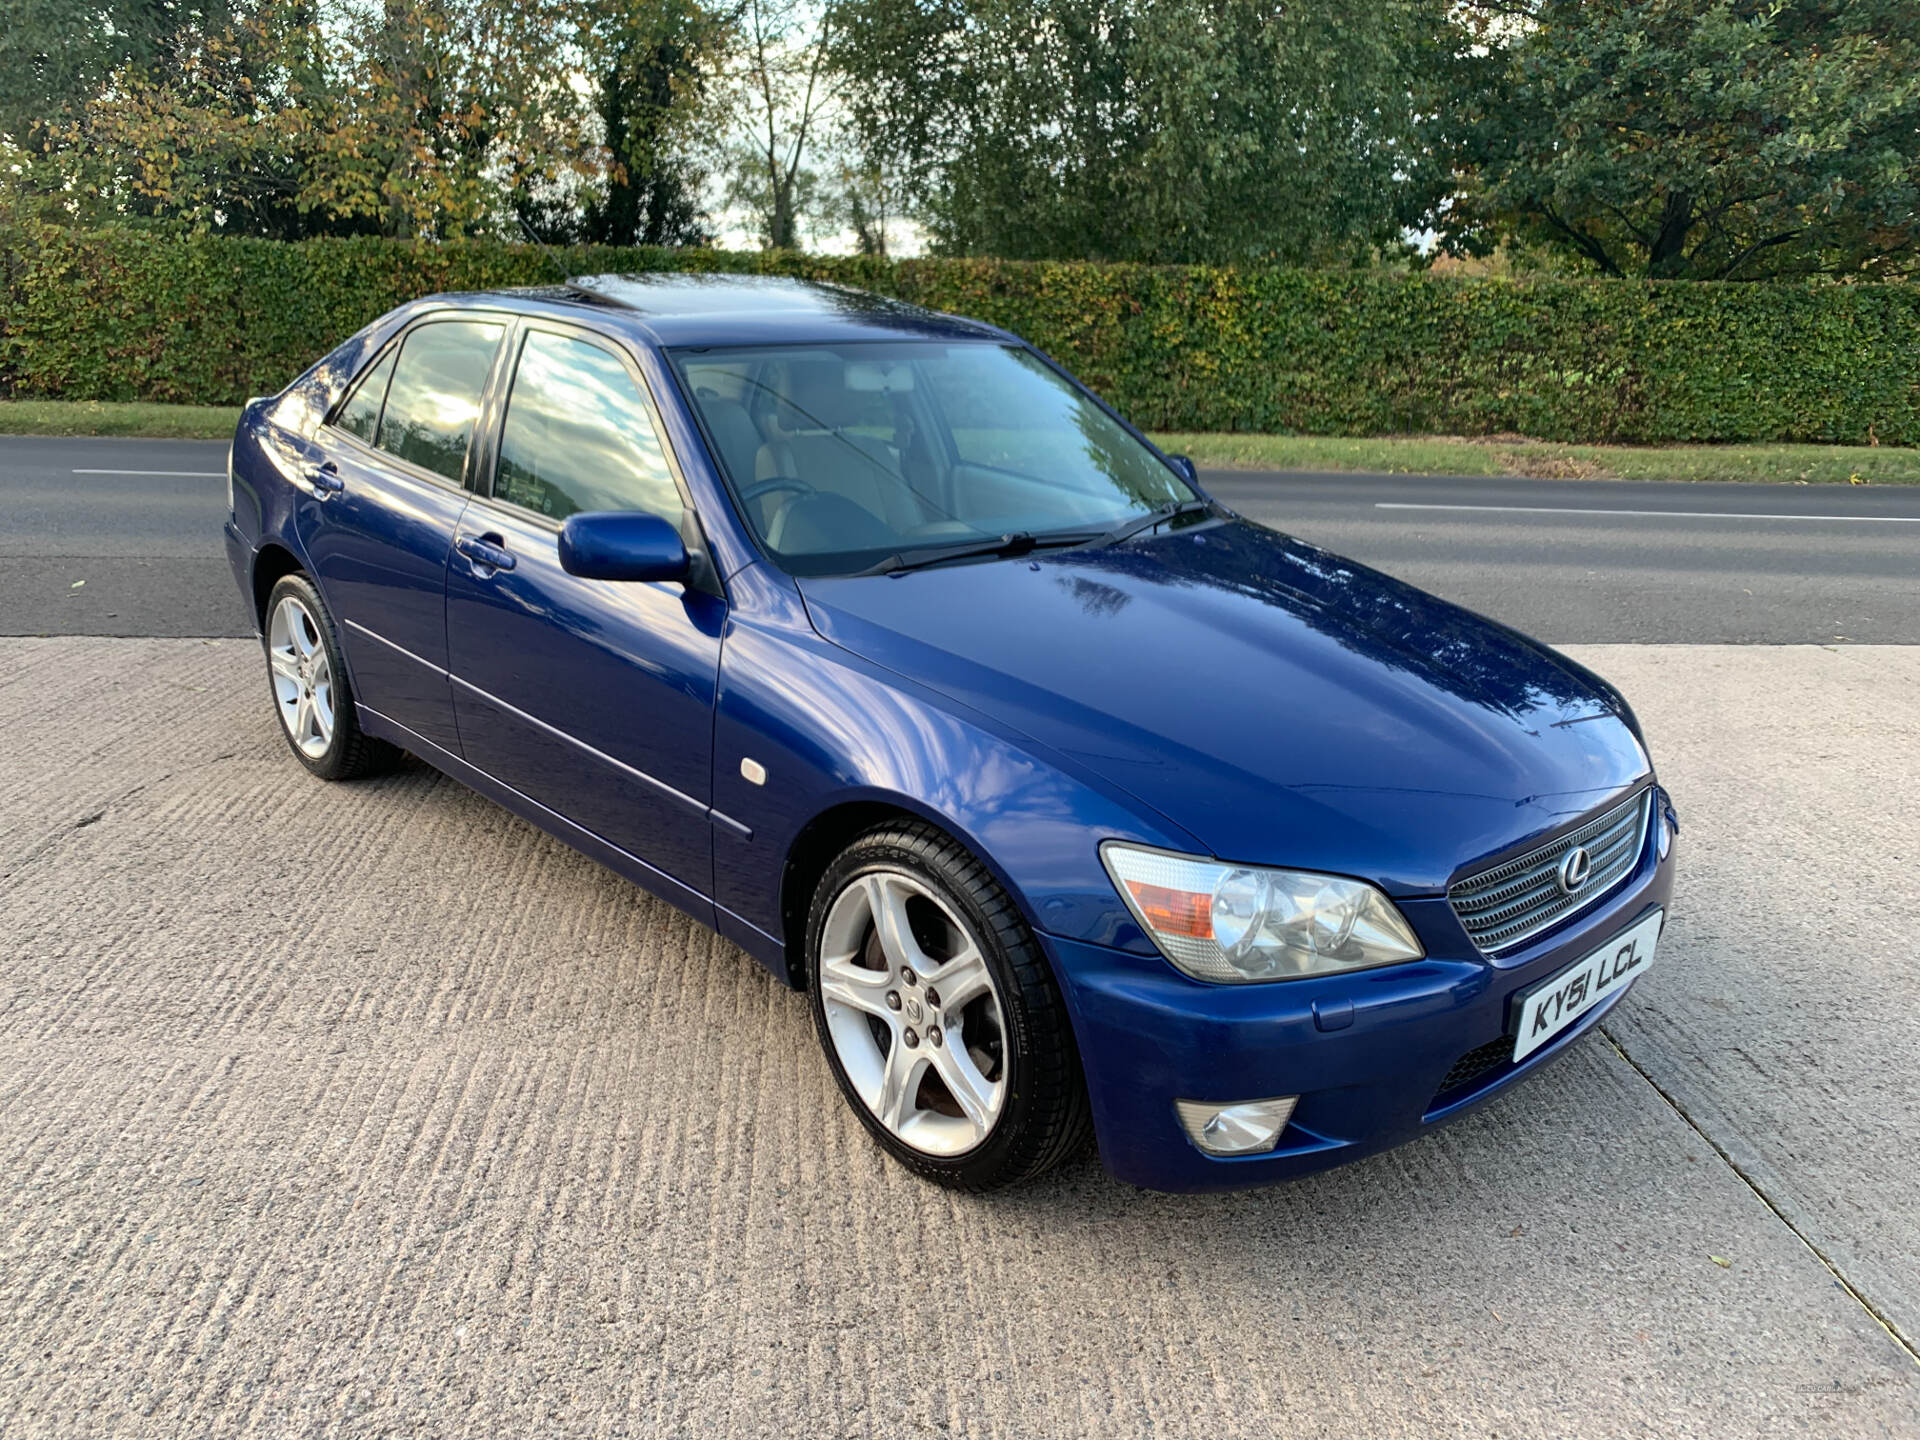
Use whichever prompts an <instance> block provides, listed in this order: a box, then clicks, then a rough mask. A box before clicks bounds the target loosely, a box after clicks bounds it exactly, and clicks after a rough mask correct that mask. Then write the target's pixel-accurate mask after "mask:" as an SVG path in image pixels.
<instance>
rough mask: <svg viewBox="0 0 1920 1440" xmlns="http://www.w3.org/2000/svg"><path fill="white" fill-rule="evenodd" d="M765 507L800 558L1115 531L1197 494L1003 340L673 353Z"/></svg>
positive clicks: (711, 431)
mask: <svg viewBox="0 0 1920 1440" xmlns="http://www.w3.org/2000/svg"><path fill="white" fill-rule="evenodd" d="M673 360H674V364H675V366H676V367H677V368H678V370H679V372H680V376H681V379H682V381H683V382H684V385H685V388H686V390H687V393H688V394H690V395H691V396H692V397H693V401H694V405H695V407H696V408H697V409H698V410H699V411H700V417H701V420H702V421H703V422H704V424H705V426H706V430H707V434H708V435H709V436H710V437H711V438H712V441H713V445H714V449H715V451H716V452H717V453H718V456H719V459H720V462H721V465H722V466H723V467H724V468H725V470H726V471H727V474H728V477H729V478H730V479H731V480H732V482H733V488H734V493H735V494H736V496H737V497H738V498H739V500H740V504H741V509H742V510H743V511H744V512H745V514H746V518H747V520H748V523H749V524H751V525H752V526H753V527H754V529H755V531H756V532H757V533H758V535H759V537H760V539H761V541H762V542H763V543H764V544H765V545H766V547H767V548H768V550H769V551H771V552H772V554H773V556H774V558H775V559H776V560H778V561H779V563H780V564H781V565H783V566H785V567H786V568H787V569H788V570H790V571H792V572H793V573H795V574H801V575H826V574H845V573H849V572H851V571H855V570H859V569H862V568H865V567H866V566H868V565H871V564H872V563H874V562H875V561H877V560H880V559H882V558H883V557H885V556H888V555H890V554H894V553H898V552H905V551H911V550H916V549H920V548H923V547H938V546H945V545H959V544H964V543H966V542H970V541H991V540H995V539H998V538H1000V537H1002V536H1005V535H1007V534H1009V533H1014V532H1025V533H1027V534H1031V535H1034V536H1036V537H1045V536H1047V535H1049V534H1057V535H1062V536H1065V535H1070V534H1074V533H1078V532H1082V531H1088V530H1094V531H1099V530H1105V529H1109V528H1111V527H1114V526H1117V525H1120V524H1123V523H1125V522H1126V521H1127V520H1128V519H1129V518H1131V517H1134V516H1139V515H1143V514H1146V513H1147V512H1150V511H1154V510H1158V509H1160V508H1161V507H1163V506H1167V505H1172V504H1178V503H1180V502H1183V501H1189V500H1193V499H1195V498H1197V497H1196V496H1195V495H1194V492H1193V490H1192V488H1191V487H1190V486H1188V485H1187V483H1186V482H1185V481H1184V480H1183V479H1182V478H1181V477H1180V476H1179V475H1178V474H1177V473H1176V472H1175V471H1174V470H1173V469H1172V468H1171V467H1170V466H1168V465H1167V464H1166V463H1165V462H1164V461H1163V460H1161V459H1160V457H1159V456H1157V455H1155V454H1154V453H1153V451H1151V450H1150V449H1148V448H1147V447H1146V446H1145V445H1143V444H1141V443H1140V441H1139V440H1137V439H1135V438H1134V436H1133V435H1132V434H1131V433H1130V432H1129V431H1128V430H1127V429H1126V427H1124V426H1123V425H1121V424H1120V423H1119V422H1118V421H1116V420H1115V419H1114V418H1113V417H1112V416H1111V415H1110V414H1108V413H1107V411H1106V410H1105V409H1104V408H1102V407H1101V406H1100V405H1099V404H1098V403H1097V402H1096V401H1095V400H1094V399H1093V398H1092V397H1091V396H1090V395H1088V394H1087V393H1086V391H1084V390H1082V389H1081V388H1080V387H1079V386H1078V385H1076V384H1074V383H1073V382H1072V381H1070V380H1068V379H1067V378H1066V377H1064V376H1063V375H1061V374H1060V373H1059V372H1058V371H1056V370H1054V369H1053V368H1052V367H1051V366H1049V365H1048V364H1047V363H1046V362H1045V361H1043V360H1041V359H1040V358H1039V357H1038V356H1037V355H1034V354H1033V353H1032V352H1031V351H1029V350H1025V349H1022V348H1020V347H1018V346H1012V345H1005V344H1000V343H996V342H990V341H962V342H957V343H945V342H939V341H906V342H877V343H868V342H859V343H849V344H813V345H789V346H778V347H775V346H757V347H752V348H741V349H717V348H716V349H703V350H684V351H679V352H677V353H675V354H674V356H673Z"/></svg>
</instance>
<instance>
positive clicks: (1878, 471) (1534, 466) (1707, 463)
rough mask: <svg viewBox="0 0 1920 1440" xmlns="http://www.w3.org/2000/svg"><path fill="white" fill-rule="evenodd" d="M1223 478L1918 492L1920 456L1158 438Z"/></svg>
mask: <svg viewBox="0 0 1920 1440" xmlns="http://www.w3.org/2000/svg"><path fill="white" fill-rule="evenodd" d="M1153 438H1154V442H1155V443H1156V444H1158V445H1160V446H1162V447H1163V448H1165V449H1168V450H1171V451H1174V452H1176V453H1178V454H1184V455H1191V456H1192V457H1193V458H1194V461H1195V462H1196V463H1197V464H1199V465H1201V466H1203V467H1213V468H1216V469H1223V470H1365V471H1372V472H1376V473H1386V474H1396V475H1524V476H1532V477H1535V478H1538V479H1547V480H1758V481H1770V482H1773V483H1776V484H1808V485H1847V484H1855V485H1913V484H1920V449H1902V448H1899V447H1897V446H1892V445H1877V446H1868V445H1562V444H1558V443H1556V442H1554V441H1550V440H1526V439H1520V438H1517V437H1511V436H1494V437H1492V438H1490V439H1473V438H1462V437H1457V436H1451V435H1392V436H1380V437H1376V438H1369V439H1359V440H1356V439H1346V438H1342V437H1338V436H1321V435H1155V436H1154V437H1153Z"/></svg>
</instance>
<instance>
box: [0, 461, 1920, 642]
mask: <svg viewBox="0 0 1920 1440" xmlns="http://www.w3.org/2000/svg"><path fill="white" fill-rule="evenodd" d="M225 456H226V447H225V446H224V445H221V444H212V443H205V442H194V441H154V440H65V439H61V440H52V439H29V438H0V634H13V635H33V634H85V635H236V634H240V633H243V628H244V626H245V623H246V622H245V616H244V615H243V613H242V612H241V610H240V608H239V603H238V601H237V600H236V598H235V595H234V591H233V582H232V580H231V578H230V577H229V575H228V573H227V569H226V563H225V561H224V559H223V558H222V557H221V555H220V550H219V525H220V518H221V515H222V513H223V510H224V506H225V482H224V480H223V479H222V478H221V476H222V473H223V471H224V467H225V463H226V461H225ZM1205 478H1206V483H1207V484H1208V485H1209V486H1210V487H1211V488H1212V490H1213V491H1214V493H1215V494H1217V495H1218V496H1219V497H1220V498H1221V499H1222V500H1225V501H1226V502H1227V503H1229V504H1231V505H1233V506H1235V507H1236V508H1238V509H1240V510H1242V511H1243V512H1244V513H1246V514H1247V515H1249V516H1251V517H1253V518H1254V519H1256V520H1260V521H1262V522H1263V523H1266V524H1270V525H1274V526H1276V527H1277V528H1280V529H1283V530H1288V531H1291V532H1292V533H1294V534H1297V535H1300V536H1302V537H1304V538H1305V539H1308V540H1311V541H1314V542H1315V543H1317V544H1321V545H1324V546H1326V547H1327V548H1328V549H1331V550H1334V551H1336V552H1338V553H1340V554H1343V555H1348V556H1351V557H1353V558H1354V559H1356V560H1361V561H1365V562H1366V563H1368V564H1372V565H1377V566H1379V567H1380V568H1382V569H1384V570H1387V571H1389V572H1391V573H1393V574H1395V575H1399V576H1401V577H1402V578H1404V579H1407V580H1410V581H1412V582H1413V583H1415V584H1417V585H1420V586H1423V587H1424V588H1426V589H1429V590H1433V591H1435V592H1436V593H1438V594H1441V595H1445V596H1446V597H1448V598H1449V599H1452V600H1457V601H1459V602H1460V603H1462V604H1464V605H1467V606H1469V607H1471V608H1473V609H1475V610H1479V611H1482V612H1483V613H1486V614H1489V615H1493V616H1495V617H1496V618H1498V619H1501V620H1504V621H1506V622H1507V623H1509V624H1511V625H1515V626H1517V627H1518V628H1520V629H1522V630H1525V631H1528V632H1529V633H1531V634H1535V635H1539V636H1541V637H1542V638H1543V639H1546V640H1550V641H1554V642H1557V643H1575V642H1596V641H1639V642H1648V643H1660V644H1678V643H1687V642H1691V643H1700V642H1713V643H1750V644H1794V643H1821V644H1826V643H1833V642H1835V641H1843V640H1844V641H1853V642H1860V643H1913V642H1916V641H1920V488H1916V489H1894V488H1880V489H1856V488H1845V489H1842V488H1836V487H1831V486H1825V487H1816V486H1773V485H1704V484H1703V485H1658V484H1640V483H1627V482H1576V481H1551V480H1486V479H1445V478H1414V477H1408V476H1368V475H1269V474H1258V473H1249V472H1244V471H1239V472H1236V471H1215V472H1209V473H1208V474H1207V476H1206V477H1205ZM76 581H84V582H85V583H84V584H82V585H79V586H78V587H76V586H75V583H74V582H76Z"/></svg>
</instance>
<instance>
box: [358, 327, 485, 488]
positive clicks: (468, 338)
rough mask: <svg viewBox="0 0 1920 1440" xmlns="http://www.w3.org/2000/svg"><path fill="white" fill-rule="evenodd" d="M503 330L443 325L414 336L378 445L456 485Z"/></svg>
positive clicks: (396, 372)
mask: <svg viewBox="0 0 1920 1440" xmlns="http://www.w3.org/2000/svg"><path fill="white" fill-rule="evenodd" d="M504 330H505V327H504V326H501V325H495V324H486V323H483V322H479V321H473V320H442V321H435V322H433V323H432V324H428V325H422V326H420V327H419V328H418V329H417V330H413V331H410V332H409V333H408V335H407V338H406V340H405V341H404V342H403V343H402V344H401V346H400V358H399V360H398V361H397V362H395V364H394V367H393V380H392V381H391V383H390V384H389V385H388V386H387V404H386V408H385V410H384V411H382V412H381V416H380V429H379V438H378V440H377V441H375V443H376V444H377V445H379V447H380V448H381V449H382V450H385V451H387V452H388V453H389V454H392V455H397V456H399V457H400V458H401V459H402V460H407V461H411V462H412V463H413V464H415V465H418V466H420V467H422V468H423V469H427V470H431V471H433V472H434V473H435V474H436V475H444V476H445V477H446V478H447V479H449V480H451V481H453V482H454V483H455V484H458V483H459V481H460V474H461V471H462V470H463V469H464V468H465V465H466V460H467V442H468V441H469V440H470V439H472V438H473V426H474V422H475V421H476V420H477V419H478V418H479V416H480V392H481V391H482V390H484V389H485V388H486V384H487V373H488V372H489V371H490V370H492V369H493V354H494V351H495V350H497V349H498V348H499V346H500V336H501V334H502V333H503V332H504Z"/></svg>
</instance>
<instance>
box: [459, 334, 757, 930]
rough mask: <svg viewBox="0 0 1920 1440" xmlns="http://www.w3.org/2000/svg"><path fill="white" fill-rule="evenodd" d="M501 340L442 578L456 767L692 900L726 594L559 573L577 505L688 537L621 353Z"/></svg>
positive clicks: (705, 853)
mask: <svg viewBox="0 0 1920 1440" xmlns="http://www.w3.org/2000/svg"><path fill="white" fill-rule="evenodd" d="M511 348H512V350H513V352H514V353H513V358H512V362H511V367H510V372H509V373H508V374H507V376H506V378H505V383H504V386H503V390H504V403H503V405H502V406H501V407H500V408H501V413H500V415H499V419H498V428H497V431H496V432H495V433H496V434H497V440H496V441H495V442H494V445H493V454H492V455H491V456H490V457H489V460H488V461H487V462H486V468H487V472H488V473H487V475H486V477H485V478H486V481H487V483H485V484H483V485H481V486H480V487H479V489H480V492H481V493H480V494H479V495H477V496H476V497H475V499H474V501H473V503H472V505H471V507H470V508H469V509H468V510H467V512H466V514H465V515H464V516H463V517H462V518H461V521H460V524H459V526H458V533H457V536H456V540H455V544H454V553H453V555H452V557H451V558H450V559H449V561H448V566H447V577H448V578H447V641H448V655H449V669H450V670H451V672H452V675H453V697H454V710H455V713H456V715H457V717H458V722H459V728H460V736H461V740H462V743H463V745H464V749H465V755H466V759H467V761H468V763H470V764H473V765H476V766H478V767H480V768H481V769H482V770H485V771H487V772H488V773H489V774H491V775H492V776H493V777H494V778H495V779H497V780H500V781H502V782H504V783H505V784H507V785H510V786H512V787H513V788H514V789H516V790H518V791H520V792H521V793H522V794H524V795H526V796H528V797H530V798H531V799H534V800H536V801H538V802H539V803H540V804H542V805H544V806H546V807H547V808H548V809H550V810H553V811H555V812H557V813H558V814H560V815H562V816H564V817H566V818H567V819H568V820H571V821H572V822H573V823H574V824H576V825H579V826H581V827H582V828H584V829H586V830H589V831H591V832H592V833H593V834H595V835H597V836H599V837H600V838H601V839H602V840H605V841H607V842H608V843H610V844H612V845H615V846H617V847H618V848H620V849H621V850H624V851H626V852H627V853H628V854H630V855H633V856H635V857H637V858H639V859H640V860H642V861H644V862H645V863H646V864H648V865H650V866H652V867H653V868H654V869H656V870H658V871H661V872H663V873H664V874H666V875H668V876H670V877H671V878H673V879H674V880H677V881H679V882H680V883H681V884H682V885H684V886H686V887H687V888H688V889H689V890H691V891H693V892H694V893H696V894H697V895H700V896H703V897H704V896H706V895H708V894H709V893H711V889H712V843H711V839H710V835H709V825H708V818H707V812H708V807H709V804H710V803H711V799H712V764H713V702H714V689H715V685H716V682H717V678H718V671H719V665H720V634H721V628H722V624H723V622H724V620H725V617H726V604H725V601H724V600H723V599H722V598H721V597H720V596H719V595H718V594H717V593H713V592H715V591H716V590H717V589H718V587H717V586H714V585H711V584H710V583H709V584H707V585H705V586H704V587H703V586H702V585H701V584H698V583H696V584H680V583H677V582H674V583H666V582H648V581H607V580H583V579H580V578H579V577H577V576H574V575H569V574H568V573H567V572H566V571H565V570H563V569H561V568H560V557H559V549H558V537H559V532H560V525H561V522H562V521H564V520H565V519H566V517H567V516H568V515H571V514H573V513H574V512H576V511H581V510H644V511H649V512H651V513H654V514H658V515H661V516H664V517H665V518H667V519H669V520H672V521H673V522H674V523H675V524H677V525H678V526H679V527H680V531H681V534H682V535H683V536H684V537H686V539H687V541H688V549H689V550H690V551H700V550H701V540H700V532H699V528H698V526H697V524H696V523H695V522H694V520H693V517H692V512H691V507H690V505H689V503H688V500H687V498H686V492H685V490H684V488H683V486H682V484H681V482H680V480H679V477H678V476H677V474H676V472H675V469H674V466H673V464H672V461H671V458H670V457H669V455H668V454H667V452H666V449H665V446H664V443H663V441H662V439H661V434H662V431H661V426H660V423H659V418H658V415H657V412H656V411H655V409H654V406H653V403H652V400H651V397H650V396H649V394H648V392H647V388H646V386H645V384H644V383H643V382H642V380H641V377H640V374H639V372H638V370H637V369H636V368H635V367H634V365H633V364H632V362H631V361H630V360H629V359H628V358H627V357H626V356H625V355H623V354H622V353H620V351H619V350H618V349H617V348H616V347H615V346H613V345H612V344H611V343H610V342H608V341H606V340H604V339H602V338H599V337H596V336H594V335H591V334H589V333H588V332H585V331H581V330H576V329H574V328H572V327H569V326H565V325H561V324H558V323H552V322H548V321H545V320H538V321H533V320H530V321H527V322H525V323H524V324H523V326H522V327H521V329H520V331H519V333H518V334H517V335H516V336H515V338H514V340H513V342H512V346H511ZM502 561H505V563H504V564H502V563H500V562H502Z"/></svg>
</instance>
